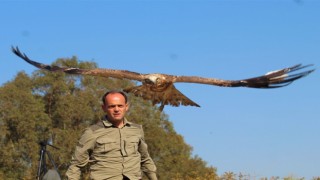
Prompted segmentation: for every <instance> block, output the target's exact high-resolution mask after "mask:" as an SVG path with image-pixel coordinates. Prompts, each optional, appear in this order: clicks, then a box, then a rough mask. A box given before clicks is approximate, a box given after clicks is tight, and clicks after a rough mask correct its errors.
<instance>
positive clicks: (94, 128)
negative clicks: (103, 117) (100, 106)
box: [90, 121, 104, 132]
mask: <svg viewBox="0 0 320 180" xmlns="http://www.w3.org/2000/svg"><path fill="white" fill-rule="evenodd" d="M101 128H104V125H103V123H102V121H99V122H97V123H96V124H94V125H91V126H90V129H91V130H92V131H93V132H94V131H96V130H98V129H101Z"/></svg>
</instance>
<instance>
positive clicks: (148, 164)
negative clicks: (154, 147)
mask: <svg viewBox="0 0 320 180" xmlns="http://www.w3.org/2000/svg"><path fill="white" fill-rule="evenodd" d="M141 133H142V138H141V139H140V144H139V152H140V154H141V170H142V171H143V172H144V174H145V175H146V176H147V177H148V178H149V180H157V175H156V170H157V168H156V165H155V164H154V162H153V160H152V159H151V157H150V155H149V152H148V146H147V143H146V142H145V140H144V132H143V129H142V128H141Z"/></svg>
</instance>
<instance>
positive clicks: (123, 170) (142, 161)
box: [66, 91, 157, 180]
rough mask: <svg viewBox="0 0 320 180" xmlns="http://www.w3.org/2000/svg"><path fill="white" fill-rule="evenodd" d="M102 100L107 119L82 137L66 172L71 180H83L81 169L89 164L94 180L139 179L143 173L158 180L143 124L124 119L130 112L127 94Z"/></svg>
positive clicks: (114, 93) (110, 94)
mask: <svg viewBox="0 0 320 180" xmlns="http://www.w3.org/2000/svg"><path fill="white" fill-rule="evenodd" d="M102 101H103V105H102V109H103V110H104V112H105V113H106V116H105V118H104V120H102V121H100V122H98V123H97V124H95V125H92V126H90V127H89V128H87V129H86V130H85V132H84V133H83V135H82V136H81V138H80V140H79V143H78V145H77V146H76V150H75V153H74V155H73V157H72V160H71V165H70V166H69V169H68V171H67V173H66V175H67V177H68V179H80V175H81V171H80V169H81V168H82V167H84V166H85V165H87V164H88V163H90V178H91V179H97V180H100V179H108V180H138V179H141V177H142V174H141V170H142V171H143V172H144V173H145V175H146V176H147V177H148V178H149V179H150V180H157V176H156V166H155V164H154V162H153V160H152V159H151V157H150V156H149V153H148V150H147V144H146V143H145V141H144V133H143V129H142V127H141V125H138V124H134V123H131V122H129V121H128V120H127V119H126V118H125V115H126V112H127V111H128V109H129V103H128V98H127V96H126V94H125V93H123V92H122V91H109V92H107V93H106V94H105V95H104V96H103V98H102Z"/></svg>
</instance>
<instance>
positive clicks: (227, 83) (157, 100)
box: [12, 47, 314, 110]
mask: <svg viewBox="0 0 320 180" xmlns="http://www.w3.org/2000/svg"><path fill="white" fill-rule="evenodd" d="M12 51H13V53H14V54H16V55H17V56H19V57H20V58H22V59H24V60H25V61H26V62H28V63H29V64H32V65H33V66H35V67H37V68H40V69H45V70H48V71H52V72H57V71H60V72H65V73H68V74H78V75H90V76H102V77H112V78H118V79H123V78H125V79H130V80H136V81H140V82H141V83H142V85H140V86H133V87H128V88H125V89H124V91H125V92H127V93H133V94H134V95H135V96H138V97H142V98H143V99H146V100H151V101H152V103H153V104H160V110H163V108H164V106H165V105H172V106H180V105H184V106H197V107H200V106H199V105H198V104H197V103H195V102H193V101H192V100H191V99H189V98H188V97H186V96H185V95H183V94H182V93H181V92H180V91H179V90H177V89H176V88H175V86H174V83H178V82H183V83H198V84H207V85H214V86H221V87H249V88H279V87H284V86H287V85H289V84H290V83H292V82H293V81H295V80H297V79H300V78H302V77H304V76H307V75H308V74H310V73H311V72H313V71H314V69H311V70H306V71H302V72H297V71H298V70H301V69H305V68H307V67H310V66H313V65H305V66H303V65H301V64H298V65H295V66H292V67H288V68H284V69H280V70H276V71H271V72H268V73H266V74H265V75H262V76H258V77H254V78H248V79H242V80H223V79H216V78H204V77H198V76H176V75H169V74H160V73H156V74H141V73H137V72H132V71H127V70H115V69H101V68H95V69H80V68H72V67H59V66H51V65H46V64H42V63H39V62H36V61H33V60H31V59H29V58H28V56H27V55H26V54H24V53H21V52H20V50H19V48H18V47H12ZM294 72H296V73H294Z"/></svg>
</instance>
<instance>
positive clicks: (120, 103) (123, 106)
mask: <svg viewBox="0 0 320 180" xmlns="http://www.w3.org/2000/svg"><path fill="white" fill-rule="evenodd" d="M128 108H129V105H128V103H126V102H125V98H124V97H123V95H122V94H120V93H113V94H108V95H107V96H106V98H105V104H104V105H102V109H103V110H104V112H106V113H107V116H108V120H109V121H111V122H114V123H119V122H121V121H122V120H123V118H124V116H125V114H126V112H127V110H128Z"/></svg>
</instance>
